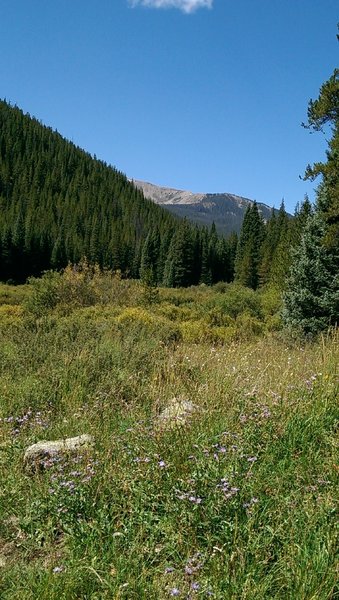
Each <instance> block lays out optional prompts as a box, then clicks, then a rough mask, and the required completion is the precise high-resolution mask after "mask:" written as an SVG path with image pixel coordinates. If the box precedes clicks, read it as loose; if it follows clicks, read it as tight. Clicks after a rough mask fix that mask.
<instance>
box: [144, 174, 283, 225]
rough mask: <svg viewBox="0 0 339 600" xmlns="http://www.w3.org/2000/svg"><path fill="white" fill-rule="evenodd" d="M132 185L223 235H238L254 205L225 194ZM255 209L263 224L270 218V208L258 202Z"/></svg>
mask: <svg viewBox="0 0 339 600" xmlns="http://www.w3.org/2000/svg"><path fill="white" fill-rule="evenodd" d="M132 182H133V183H134V185H135V186H136V187H137V188H139V189H140V190H142V192H143V194H144V196H145V197H146V198H149V199H150V200H153V202H155V203H156V204H161V205H162V206H164V208H166V209H167V210H169V211H170V212H172V213H175V214H176V215H178V216H180V217H186V218H188V219H190V220H191V221H194V222H195V223H198V224H199V225H205V226H207V227H209V226H210V225H211V224H212V223H213V222H214V223H215V226H216V228H217V231H218V232H219V233H221V234H224V235H229V234H230V233H232V231H236V232H237V233H239V231H240V229H241V225H242V221H243V218H244V214H245V211H246V208H247V207H248V206H249V205H251V204H253V202H254V200H250V199H249V198H244V197H243V196H238V195H236V194H230V193H228V192H221V193H194V192H190V191H187V190H177V189H174V188H168V187H162V186H158V185H155V184H153V183H149V182H146V181H140V180H135V179H134V180H132ZM258 209H259V211H260V212H261V214H262V216H263V218H264V219H265V221H266V220H268V219H269V218H270V217H271V214H272V209H271V208H270V207H269V206H267V205H266V204H263V203H258Z"/></svg>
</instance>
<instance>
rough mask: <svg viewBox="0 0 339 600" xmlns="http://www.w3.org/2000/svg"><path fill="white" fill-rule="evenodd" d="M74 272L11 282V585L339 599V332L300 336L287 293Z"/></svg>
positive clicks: (2, 475)
mask: <svg viewBox="0 0 339 600" xmlns="http://www.w3.org/2000/svg"><path fill="white" fill-rule="evenodd" d="M73 275H74V274H73ZM73 275H72V274H70V273H68V275H67V273H66V275H65V276H63V280H62V281H61V280H60V279H58V281H56V280H55V281H52V280H51V281H50V282H48V281H47V280H46V281H45V282H43V283H40V284H39V283H38V284H37V283H35V284H34V282H33V284H31V286H22V287H17V288H11V287H10V286H0V303H1V305H0V479H1V489H0V596H1V598H2V599H3V600H19V599H20V600H33V599H34V600H75V599H78V600H90V599H91V600H99V599H100V600H101V599H107V600H108V599H109V600H112V599H126V600H127V599H128V600H132V599H136V600H141V599H145V600H146V599H147V600H152V599H154V600H165V599H167V598H171V597H179V598H187V599H188V598H190V599H195V598H196V599H199V598H214V599H216V600H221V599H223V600H224V599H227V600H238V599H239V600H260V599H284V600H285V599H290V600H330V599H334V598H335V597H337V596H336V595H337V594H338V593H339V591H338V587H336V585H337V584H336V561H335V547H336V537H335V504H336V502H335V501H336V489H337V488H336V487H335V485H336V477H337V473H338V466H337V464H336V460H337V458H336V453H335V451H336V447H335V425H336V422H337V416H338V414H337V398H338V395H337V394H338V371H337V370H336V369H337V366H338V355H339V352H338V335H337V333H336V332H332V333H331V334H328V336H324V337H322V338H321V339H320V340H319V341H318V342H316V343H312V344H311V343H306V342H305V343H301V342H292V341H288V340H287V338H286V336H285V335H284V334H283V333H281V332H280V331H279V317H278V313H279V299H278V298H277V296H276V294H275V293H274V291H272V290H271V291H267V292H265V293H262V294H261V295H259V294H257V295H253V294H254V292H253V294H252V293H250V292H249V291H246V290H240V289H239V288H236V287H235V286H225V288H222V287H220V286H219V288H216V289H210V288H205V287H204V286H200V287H199V288H194V289H190V290H160V291H159V292H156V291H154V290H149V289H143V288H142V286H140V284H137V283H135V282H124V281H121V280H120V279H119V278H118V279H116V280H112V281H105V280H104V278H100V277H99V276H98V277H97V279H96V280H91V282H90V283H88V282H86V281H84V280H82V279H81V276H80V275H74V276H73ZM67 276H68V277H69V279H68V280H67ZM74 278H78V279H77V280H76V281H75V280H74ZM53 286H54V287H53ZM53 294H54V295H53ZM246 294H247V295H246ZM55 298H57V301H55ZM85 298H87V300H85ZM174 405H176V406H178V405H184V406H186V407H189V410H187V414H186V415H184V416H183V417H182V418H181V417H180V418H172V419H167V420H166V419H162V420H161V418H160V419H159V415H161V414H163V411H164V410H166V409H168V407H172V408H173V406H174ZM84 433H88V434H91V435H92V436H93V437H94V439H95V445H94V448H93V449H91V450H88V451H84V452H82V453H81V454H80V455H71V454H70V455H65V456H60V457H56V458H54V459H52V460H46V461H44V465H43V469H41V470H39V471H37V472H35V473H31V472H28V471H27V470H25V468H24V465H23V455H24V452H25V449H26V448H27V447H28V446H29V445H30V444H33V443H34V442H36V441H39V440H57V439H61V438H66V437H73V436H76V435H80V434H84Z"/></svg>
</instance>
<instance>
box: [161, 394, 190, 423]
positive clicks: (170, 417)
mask: <svg viewBox="0 0 339 600" xmlns="http://www.w3.org/2000/svg"><path fill="white" fill-rule="evenodd" d="M197 411H198V407H197V406H196V404H193V402H191V401H190V400H185V399H184V398H181V397H180V398H173V400H171V402H170V403H169V405H168V406H167V407H166V408H164V410H163V411H162V412H161V413H160V415H159V416H158V419H157V428H158V429H172V428H173V427H175V426H178V425H179V426H181V425H185V424H187V423H188V422H189V420H190V418H191V417H192V416H193V415H194V413H196V412H197Z"/></svg>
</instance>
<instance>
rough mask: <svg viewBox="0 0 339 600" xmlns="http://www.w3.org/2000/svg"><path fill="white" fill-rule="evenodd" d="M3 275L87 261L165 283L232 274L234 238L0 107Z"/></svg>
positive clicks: (0, 268)
mask: <svg viewBox="0 0 339 600" xmlns="http://www.w3.org/2000/svg"><path fill="white" fill-rule="evenodd" d="M0 140H1V147H0V153H1V155H0V156H1V160H0V257H1V261H0V265H1V266H0V279H1V280H8V279H12V280H14V281H16V282H22V281H24V280H25V279H26V278H27V277H28V276H30V275H39V274H40V273H41V272H42V271H44V270H46V269H51V268H53V269H60V268H62V267H65V266H66V265H67V264H68V262H71V263H73V264H75V263H78V262H79V261H80V260H81V259H82V258H83V257H86V258H87V259H88V261H90V262H91V263H97V264H99V265H100V266H101V267H106V268H109V269H112V270H114V271H117V270H120V271H122V272H123V273H124V274H126V275H128V276H130V277H134V278H138V277H139V275H140V274H141V275H142V274H143V273H144V272H145V269H149V268H151V269H152V277H153V279H154V281H155V282H156V283H164V284H165V285H169V286H180V285H191V284H196V283H199V282H200V281H205V280H206V282H212V281H213V282H214V281H218V280H219V279H224V280H231V279H232V277H233V262H234V252H235V247H236V239H234V238H231V240H230V241H229V242H226V241H225V240H222V239H218V238H217V236H216V233H215V228H212V230H211V231H207V230H203V229H199V228H197V227H195V226H193V225H190V224H189V223H188V222H185V221H179V220H178V219H176V218H175V217H173V216H172V215H170V214H169V213H168V212H167V211H165V210H163V209H162V208H160V207H158V206H156V205H155V204H154V203H153V202H151V201H149V200H146V199H145V198H144V197H143V194H142V193H141V192H140V191H138V190H137V189H136V188H135V187H134V186H133V184H131V183H130V182H129V181H128V180H127V178H126V177H125V176H124V175H123V174H122V173H120V172H118V171H117V170H116V169H115V168H113V167H110V166H108V165H107V164H105V163H104V162H102V161H99V160H96V159H95V158H92V157H91V156H90V155H89V154H87V153H86V152H84V151H83V150H81V149H80V148H77V147H76V146H75V145H74V144H72V143H70V142H68V141H66V140H65V139H63V138H62V137H61V136H60V135H59V134H58V133H57V132H55V131H52V129H50V128H47V127H44V126H43V125H42V124H41V123H39V122H38V121H37V120H36V119H32V118H30V117H29V116H28V115H24V114H23V112H22V111H21V110H19V109H18V108H17V107H12V106H10V105H9V104H7V103H6V102H1V103H0Z"/></svg>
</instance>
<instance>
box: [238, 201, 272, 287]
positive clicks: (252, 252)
mask: <svg viewBox="0 0 339 600" xmlns="http://www.w3.org/2000/svg"><path fill="white" fill-rule="evenodd" d="M264 235H265V228H264V221H263V218H262V216H261V215H260V213H259V211H258V206H257V203H256V202H253V204H252V205H250V206H249V207H248V208H247V210H246V213H245V217H244V221H243V225H242V229H241V232H240V237H239V243H238V248H237V254H236V259H235V279H236V281H238V282H239V283H241V284H242V285H245V286H247V287H250V288H253V289H254V290H255V289H257V287H258V285H259V279H260V274H259V267H260V258H261V248H262V244H263V240H264Z"/></svg>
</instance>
